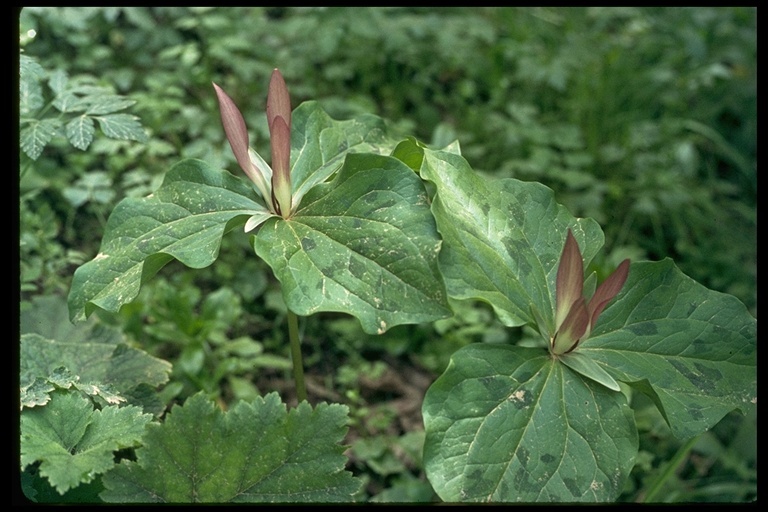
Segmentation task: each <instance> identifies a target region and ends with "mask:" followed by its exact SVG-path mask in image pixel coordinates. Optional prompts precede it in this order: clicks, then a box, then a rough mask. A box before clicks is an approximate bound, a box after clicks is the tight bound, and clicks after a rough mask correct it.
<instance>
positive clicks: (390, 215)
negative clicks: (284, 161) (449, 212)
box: [254, 154, 449, 334]
mask: <svg viewBox="0 0 768 512" xmlns="http://www.w3.org/2000/svg"><path fill="white" fill-rule="evenodd" d="M439 248H440V239H439V237H438V235H437V232H436V230H435V224H434V220H433V218H432V216H431V214H430V211H429V206H428V205H427V197H426V193H425V191H424V187H423V185H422V183H421V180H420V179H419V178H418V176H417V175H416V174H415V173H414V172H413V171H412V170H411V169H409V168H408V167H406V166H405V165H404V164H402V162H400V161H399V160H397V159H394V158H391V157H387V156H381V155H373V154H350V155H347V158H346V160H345V163H344V166H343V167H342V168H341V170H340V171H339V172H338V174H337V175H336V177H335V179H334V180H333V181H331V182H330V183H324V184H320V185H317V186H316V187H315V188H314V189H312V190H311V191H310V192H309V193H308V194H307V195H306V196H305V197H304V199H303V201H302V203H301V207H300V208H299V209H298V211H297V212H296V213H295V214H294V215H293V217H291V218H290V219H288V220H284V219H277V218H272V219H269V220H268V221H267V222H266V223H265V224H264V225H263V226H262V228H261V230H260V231H259V232H258V234H257V235H256V237H255V238H254V249H255V251H256V253H257V254H258V255H259V256H260V257H262V258H263V259H264V260H265V261H266V262H267V263H268V264H269V265H270V266H271V267H272V269H273V270H274V272H275V275H276V276H277V278H278V279H279V280H280V282H281V284H282V287H283V296H284V297H285V301H286V304H287V305H288V307H289V308H290V309H291V310H292V311H294V312H295V313H297V314H300V315H310V314H312V313H314V312H317V311H339V312H345V313H349V314H351V315H354V316H356V317H357V318H358V319H359V320H360V322H361V324H362V326H363V329H364V330H365V331H366V332H367V333H370V334H374V333H383V332H384V331H386V330H387V329H388V328H390V327H392V326H394V325H399V324H403V323H417V322H426V321H431V320H435V319H437V318H442V317H445V316H448V315H449V309H448V304H447V299H446V296H445V291H444V287H443V283H442V280H441V277H440V274H439V272H438V269H437V253H438V250H439Z"/></svg>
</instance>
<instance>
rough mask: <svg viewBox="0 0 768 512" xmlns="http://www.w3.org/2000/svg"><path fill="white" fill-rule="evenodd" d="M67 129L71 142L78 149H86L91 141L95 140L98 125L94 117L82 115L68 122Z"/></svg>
mask: <svg viewBox="0 0 768 512" xmlns="http://www.w3.org/2000/svg"><path fill="white" fill-rule="evenodd" d="M66 130H67V138H68V139H69V142H70V143H71V144H72V145H73V146H75V147H76V148H77V149H82V150H86V149H88V146H89V145H90V144H91V141H93V133H94V132H95V131H96V127H95V126H94V124H93V119H92V118H90V117H88V116H85V115H81V116H77V117H75V118H74V119H72V120H71V121H70V122H68V123H67V127H66Z"/></svg>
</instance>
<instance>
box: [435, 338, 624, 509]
mask: <svg viewBox="0 0 768 512" xmlns="http://www.w3.org/2000/svg"><path fill="white" fill-rule="evenodd" d="M423 416H424V428H425V430H426V432H427V437H426V441H425V446H424V464H425V470H426V472H427V476H428V477H429V480H430V482H431V483H432V486H433V487H434V488H435V491H436V492H437V494H438V495H439V496H440V498H442V499H443V500H444V501H449V502H458V501H461V502H468V501H473V502H534V501H557V502H582V501H584V502H590V501H611V500H614V499H616V498H617V497H618V495H619V493H620V492H621V490H622V485H623V483H624V480H625V479H626V478H627V476H628V475H629V472H630V470H631V469H632V467H633V465H634V459H635V456H636V454H637V449H638V437H637V428H636V426H635V423H634V416H633V413H632V410H631V409H630V408H629V406H628V404H627V402H626V398H625V396H624V395H623V394H622V393H616V392H613V391H609V390H608V389H606V388H605V387H603V386H602V385H600V384H597V383H594V382H592V381H591V380H586V379H584V378H582V377H581V376H580V375H578V374H576V373H574V372H573V371H571V370H570V369H569V368H568V367H566V366H565V365H563V364H562V363H560V362H559V361H558V360H556V359H553V358H552V357H551V356H550V355H549V353H548V352H547V351H545V350H541V349H533V348H524V347H516V346H509V345H496V344H473V345H468V346H466V347H464V348H462V349H460V350H459V351H457V352H456V353H455V354H454V355H453V357H452V358H451V363H450V365H449V366H448V369H447V370H446V371H445V373H443V375H441V376H440V377H439V378H438V379H437V380H436V381H435V382H434V384H433V385H432V386H431V387H430V388H429V390H428V391H427V394H426V396H425V397H424V404H423Z"/></svg>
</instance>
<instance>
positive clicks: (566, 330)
mask: <svg viewBox="0 0 768 512" xmlns="http://www.w3.org/2000/svg"><path fill="white" fill-rule="evenodd" d="M628 275H629V260H628V259H626V260H624V261H622V262H621V264H619V266H618V267H617V268H616V270H615V271H614V272H613V273H612V274H611V275H610V276H608V278H607V279H606V280H605V281H603V283H602V284H601V285H600V286H598V287H597V290H595V293H594V294H593V295H592V297H591V298H589V299H587V298H586V297H584V262H583V261H582V258H581V252H580V251H579V244H578V243H577V242H576V239H575V238H574V236H573V233H571V230H570V229H569V230H568V234H567V235H566V238H565V246H564V247H563V253H562V255H561V256H560V266H559V267H558V269H557V282H556V292H555V293H556V311H555V333H554V334H553V335H551V337H550V351H551V352H552V353H553V354H555V355H561V354H567V353H569V352H571V351H573V350H574V349H575V348H576V347H577V346H578V345H579V343H580V342H581V341H582V340H584V339H586V338H587V337H589V334H590V333H591V332H592V328H593V327H594V326H595V324H596V323H597V319H598V317H599V316H600V313H602V312H603V310H604V309H605V307H606V306H607V305H608V303H609V302H610V301H611V300H613V298H614V297H616V295H618V293H619V291H621V288H622V287H623V286H624V283H625V282H626V280H627V276H628Z"/></svg>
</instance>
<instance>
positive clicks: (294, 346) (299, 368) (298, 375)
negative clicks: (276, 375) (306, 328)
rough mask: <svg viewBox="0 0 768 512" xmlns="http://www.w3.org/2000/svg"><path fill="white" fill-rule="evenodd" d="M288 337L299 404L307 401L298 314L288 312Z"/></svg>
mask: <svg viewBox="0 0 768 512" xmlns="http://www.w3.org/2000/svg"><path fill="white" fill-rule="evenodd" d="M288 337H289V338H290V340H291V359H292V360H293V379H294V380H295V381H296V397H297V399H298V401H299V403H301V402H303V401H305V400H306V399H307V388H306V386H305V384H304V363H303V361H302V358H301V340H300V339H299V319H298V317H297V316H296V313H294V312H293V311H291V310H290V309H289V310H288Z"/></svg>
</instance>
